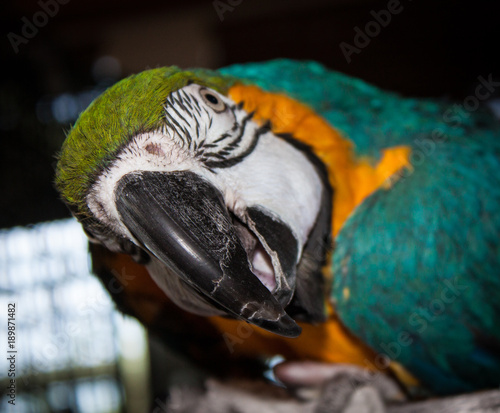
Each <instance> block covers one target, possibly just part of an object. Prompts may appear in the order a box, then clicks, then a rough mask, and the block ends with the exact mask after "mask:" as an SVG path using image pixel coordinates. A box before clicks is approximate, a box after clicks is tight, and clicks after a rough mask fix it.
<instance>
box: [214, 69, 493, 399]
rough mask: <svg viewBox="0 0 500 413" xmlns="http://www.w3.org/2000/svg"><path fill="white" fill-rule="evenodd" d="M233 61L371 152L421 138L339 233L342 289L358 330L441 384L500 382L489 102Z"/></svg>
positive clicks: (339, 296) (457, 387)
mask: <svg viewBox="0 0 500 413" xmlns="http://www.w3.org/2000/svg"><path fill="white" fill-rule="evenodd" d="M222 72H223V73H224V74H228V75H232V76H235V77H238V78H243V79H247V81H248V82H250V83H252V84H256V85H258V86H260V87H262V88H263V89H265V90H268V91H274V92H284V93H286V94H287V95H289V96H291V97H293V98H295V99H297V100H299V101H301V102H303V103H306V104H308V105H309V106H310V107H312V108H313V109H314V110H315V111H316V112H317V113H319V114H321V115H322V116H323V117H324V118H325V119H327V120H328V121H329V122H330V123H331V124H332V125H333V126H335V127H336V128H337V129H339V130H340V131H341V132H343V134H344V135H345V136H346V137H348V138H349V139H351V140H352V141H353V142H354V144H355V147H356V151H357V152H358V153H359V154H362V155H370V156H372V157H373V158H374V159H377V158H378V156H379V154H380V150H381V149H384V148H387V147H392V146H396V145H401V144H403V145H409V146H410V147H411V148H412V150H413V152H412V157H411V162H412V166H413V169H412V171H406V172H404V173H402V176H401V178H400V179H399V181H397V182H395V183H394V184H393V186H392V187H391V188H389V189H380V190H378V191H377V192H376V193H374V194H373V195H372V196H370V197H369V198H367V199H366V200H365V201H364V202H363V203H362V205H361V206H360V207H358V208H357V210H356V211H355V212H354V213H353V214H352V216H351V217H350V219H349V220H348V221H347V223H346V224H345V226H344V227H343V229H342V231H341V232H340V234H339V236H338V237H337V239H336V246H335V251H334V256H333V270H334V274H335V277H334V285H333V290H332V297H333V299H334V301H335V302H336V306H337V310H338V312H339V314H340V316H341V317H342V319H343V321H344V322H345V324H346V325H347V326H348V327H349V328H350V329H351V330H352V331H354V332H355V333H356V334H357V335H358V336H359V337H361V338H362V339H363V340H364V341H365V342H367V343H369V344H370V345H371V346H372V347H374V348H375V349H376V350H377V351H379V352H381V353H384V354H387V355H388V356H390V357H393V358H395V359H396V360H397V361H399V362H401V363H402V364H403V365H405V366H406V367H408V368H409V369H410V370H411V371H412V372H413V373H414V374H415V375H416V376H417V377H418V378H419V379H421V381H422V382H423V383H424V384H426V385H427V386H428V387H429V388H430V389H431V390H433V391H435V392H436V393H442V394H446V393H455V392H460V391H467V390H473V389H479V388H484V387H494V386H498V385H499V384H500V246H499V234H500V127H499V122H498V121H497V120H496V119H495V118H494V117H493V116H491V115H490V114H489V113H488V111H487V110H483V109H478V110H476V111H474V112H473V113H472V112H467V111H466V110H461V111H460V110H458V109H457V107H455V108H454V107H453V106H451V103H447V102H438V101H433V100H420V99H407V98H402V97H400V96H398V95H397V94H394V93H388V92H384V91H381V90H380V89H378V88H376V87H374V86H370V85H368V84H366V83H365V82H363V81H361V80H358V79H353V78H350V77H347V76H345V75H342V74H339V73H335V72H331V71H329V70H327V69H325V68H324V67H323V66H321V65H319V64H317V63H315V62H295V61H289V60H276V61H272V62H266V63H256V64H245V65H235V66H231V67H229V68H226V69H223V70H222ZM346 289H348V290H349V294H344V291H345V290H346ZM347 297H348V298H347Z"/></svg>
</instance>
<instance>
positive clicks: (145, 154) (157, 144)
mask: <svg viewBox="0 0 500 413" xmlns="http://www.w3.org/2000/svg"><path fill="white" fill-rule="evenodd" d="M196 169H198V168H197V164H196V162H194V159H193V158H192V156H191V154H190V153H189V152H188V151H186V150H185V149H183V148H182V147H181V146H180V145H179V144H178V143H177V142H175V140H173V139H172V138H171V137H170V136H168V135H165V134H163V133H161V132H152V133H145V134H140V135H137V136H136V137H134V138H133V139H132V140H131V141H130V143H129V144H128V145H127V146H126V147H125V148H124V149H123V150H122V151H121V152H120V153H119V154H118V156H117V158H116V161H115V162H113V165H112V166H111V167H110V168H109V169H107V170H105V171H104V172H103V173H102V174H101V175H100V176H99V178H98V180H97V182H96V183H95V184H94V186H93V187H92V190H91V191H90V193H89V195H88V196H87V204H88V206H89V208H90V210H91V211H92V213H93V214H94V216H95V217H96V218H97V219H98V220H100V221H102V222H103V223H105V224H107V225H109V226H111V228H112V229H113V230H114V231H115V232H116V233H118V234H121V235H125V236H126V237H127V238H130V239H133V237H132V235H131V234H130V233H129V231H128V229H127V228H126V227H125V226H124V225H123V224H122V223H121V220H120V217H119V214H118V211H117V209H116V204H115V193H114V191H115V187H116V184H117V183H118V181H119V180H120V179H121V178H122V177H123V176H125V175H127V174H128V173H131V172H136V171H159V172H168V171H186V170H196Z"/></svg>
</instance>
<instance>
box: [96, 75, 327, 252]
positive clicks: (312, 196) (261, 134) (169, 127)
mask: <svg viewBox="0 0 500 413" xmlns="http://www.w3.org/2000/svg"><path fill="white" fill-rule="evenodd" d="M164 109H165V124H164V126H163V128H162V129H161V130H158V131H155V132H151V133H144V134H140V135H137V136H135V137H134V138H133V139H132V140H131V141H130V142H129V143H128V145H127V146H126V147H125V148H124V149H123V150H122V151H121V152H120V153H119V154H118V155H117V158H116V160H115V161H114V162H113V164H112V166H111V167H109V168H107V169H106V170H105V171H104V172H103V173H102V174H101V175H100V176H99V178H98V179H97V182H96V183H95V184H94V185H93V187H92V189H91V191H90V193H89V195H88V196H87V204H88V206H89V208H90V210H91V211H92V213H93V214H94V216H95V217H96V218H97V219H98V220H100V221H101V222H103V223H104V224H106V225H108V226H109V227H111V228H112V229H113V230H114V231H115V232H116V233H118V234H121V235H124V236H126V237H127V238H129V239H131V240H133V237H132V235H131V234H130V233H129V231H128V230H127V228H126V227H125V225H123V223H122V222H121V219H120V216H119V214H118V211H117V209H116V205H115V196H114V191H115V187H116V185H117V183H118V181H119V180H120V179H121V178H122V177H123V176H124V175H126V174H128V173H131V172H136V171H158V172H173V171H191V172H194V173H196V174H197V175H199V176H201V177H203V178H205V179H206V180H207V181H209V182H210V183H212V185H214V186H215V187H216V188H217V189H218V190H220V192H221V193H222V194H223V197H224V200H225V203H226V205H227V206H228V208H229V209H230V210H231V211H232V212H233V213H234V214H235V215H236V216H238V217H239V218H240V219H241V220H242V221H243V222H245V210H246V209H247V208H249V207H262V208H263V209H265V210H266V211H269V212H270V213H272V214H275V215H276V216H277V217H279V219H280V220H281V221H282V222H284V223H285V224H287V225H288V226H289V227H290V229H291V230H292V232H293V234H294V235H295V237H296V238H297V240H298V241H299V255H298V256H299V257H300V255H301V252H302V248H303V246H304V245H305V243H306V242H307V238H308V235H309V232H310V231H311V229H312V227H313V225H314V223H315V220H316V218H317V216H318V212H319V209H320V207H321V197H322V183H321V180H320V178H319V176H318V172H317V171H316V169H315V167H314V165H312V164H311V162H310V160H309V159H308V158H307V157H306V155H305V154H304V153H303V152H301V151H300V150H299V149H297V148H295V147H293V146H292V145H291V144H290V143H288V142H286V141H285V140H284V139H281V138H279V137H276V136H274V135H273V134H272V133H271V132H269V131H268V130H267V129H265V128H262V127H260V126H259V125H258V124H256V123H255V122H254V121H252V114H249V113H247V112H245V111H244V110H243V109H242V106H241V105H237V104H236V103H235V102H233V101H232V100H231V99H229V98H228V97H226V96H222V95H221V94H219V93H217V92H216V91H214V90H211V89H208V88H206V87H202V86H200V85H197V84H190V85H188V86H185V87H184V88H182V89H180V90H177V91H174V92H173V93H171V94H170V95H169V96H168V97H167V99H166V101H165V105H164Z"/></svg>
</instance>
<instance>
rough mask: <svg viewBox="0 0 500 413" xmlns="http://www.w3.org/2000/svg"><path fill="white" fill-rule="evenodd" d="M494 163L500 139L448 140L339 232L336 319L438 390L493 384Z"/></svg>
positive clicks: (499, 216) (497, 327) (499, 191)
mask: <svg viewBox="0 0 500 413" xmlns="http://www.w3.org/2000/svg"><path fill="white" fill-rule="evenodd" d="M488 138H491V139H490V141H488ZM499 171H500V145H499V140H498V139H496V140H495V139H492V137H491V136H488V135H481V134H478V135H477V136H475V137H470V138H450V141H448V142H446V143H443V144H442V145H437V146H436V149H435V151H434V152H433V153H432V154H431V155H429V156H428V158H427V159H426V160H425V161H424V162H423V163H422V164H421V165H420V166H419V167H416V168H415V170H414V171H413V173H409V174H407V176H403V177H402V178H401V179H400V181H399V182H396V183H395V184H394V185H393V187H392V188H390V189H380V190H378V191H377V192H376V193H375V194H373V195H372V196H370V197H369V198H367V199H366V200H365V201H364V202H363V203H362V205H361V206H360V207H358V208H357V210H356V211H355V213H354V214H353V215H352V216H351V217H350V219H349V220H348V221H347V223H346V224H345V226H344V227H343V229H342V230H341V232H340V234H339V236H338V237H337V240H336V248H335V251H334V259H333V269H334V274H335V281H334V286H333V297H334V301H335V303H336V306H337V310H338V312H339V314H340V316H341V318H342V320H343V321H344V322H345V324H346V325H347V326H348V327H349V328H350V329H351V330H352V331H354V332H355V333H356V334H357V335H358V336H359V337H361V338H362V339H363V340H364V341H365V342H367V343H369V344H370V345H371V346H372V347H374V348H375V349H376V350H377V351H379V352H381V353H383V354H386V355H388V356H389V357H392V358H395V359H396V360H397V361H399V362H401V363H402V364H403V365H405V366H407V367H408V368H409V370H410V371H412V372H413V373H414V374H415V375H416V376H417V377H418V378H419V379H421V381H422V382H423V383H424V384H426V385H427V386H428V387H429V388H430V389H431V390H433V391H434V392H436V393H442V394H446V393H456V392H460V391H467V390H474V389H481V388H487V387H495V386H498V385H499V384H500V276H499V275H500V274H499V270H500V246H499V234H500V177H499ZM346 288H347V289H349V292H350V294H349V298H348V297H347V294H344V289H346Z"/></svg>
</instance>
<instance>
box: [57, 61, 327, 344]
mask: <svg viewBox="0 0 500 413" xmlns="http://www.w3.org/2000/svg"><path fill="white" fill-rule="evenodd" d="M235 82H237V80H236V79H233V78H229V77H224V76H222V75H220V74H218V73H217V72H210V71H205V70H192V71H181V70H180V69H178V68H176V67H169V68H161V69H153V70H148V71H145V72H142V73H140V74H138V75H133V76H131V77H129V78H126V79H124V80H122V81H121V82H119V83H117V84H116V85H114V86H113V87H111V88H110V89H108V90H107V91H105V92H104V93H103V94H102V95H101V96H100V97H98V98H97V99H96V100H95V101H94V102H93V103H92V104H91V105H90V106H89V107H88V108H87V109H86V110H85V111H84V112H83V113H82V114H81V115H80V117H79V118H78V120H77V122H76V124H75V125H74V126H73V128H72V129H71V131H70V132H69V133H68V136H67V138H66V141H65V142H64V144H63V148H62V150H61V153H60V154H59V160H58V165H57V173H56V185H57V187H58V189H59V191H60V193H61V195H62V198H63V200H64V201H65V202H66V203H67V204H68V206H69V207H70V209H71V211H72V212H73V214H74V215H75V216H76V217H77V219H78V220H79V221H80V222H81V224H82V225H83V228H84V230H85V231H86V233H87V235H88V236H89V238H90V240H91V241H93V242H99V243H101V244H103V245H104V246H105V247H107V248H108V249H110V250H112V251H115V252H121V253H128V254H131V255H132V256H133V257H135V258H136V259H137V260H139V261H140V262H143V263H144V264H145V265H146V266H147V268H148V270H149V273H150V274H151V277H152V278H153V279H154V281H155V282H156V283H157V285H158V286H159V287H160V288H161V289H162V290H163V291H164V292H165V294H166V295H167V296H168V297H169V298H170V299H171V300H172V301H173V302H175V303H176V304H177V305H178V306H180V307H181V308H183V309H185V310H187V311H190V312H193V313H196V314H201V315H207V316H210V315H224V316H229V317H234V318H238V319H242V320H246V321H247V322H250V323H252V324H255V325H257V326H260V327H262V328H264V329H266V330H269V331H271V332H274V333H276V334H280V335H283V336H287V337H295V336H298V335H299V334H300V331H301V329H300V327H299V326H298V325H297V324H296V322H295V320H294V318H295V319H306V320H309V321H317V320H320V319H322V318H323V317H324V311H325V309H324V283H323V281H322V280H323V277H322V275H321V268H322V266H323V265H324V262H325V258H326V257H325V255H326V252H327V250H328V247H329V240H330V238H329V234H330V220H331V189H330V186H329V184H328V179H327V177H326V171H325V168H324V166H323V165H322V164H321V162H320V161H319V160H318V159H317V158H316V157H315V156H314V155H313V154H312V152H311V151H310V150H309V148H308V147H306V146H305V145H303V144H300V143H299V142H296V141H295V140H294V139H293V137H291V136H284V135H276V134H274V133H273V132H272V130H271V126H270V124H269V123H266V122H264V123H263V122H260V123H257V122H256V121H255V120H254V119H253V116H254V114H253V113H252V112H247V111H245V109H244V102H235V101H233V100H232V99H231V98H230V94H229V93H228V91H229V89H230V87H231V85H232V84H234V83H235Z"/></svg>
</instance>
